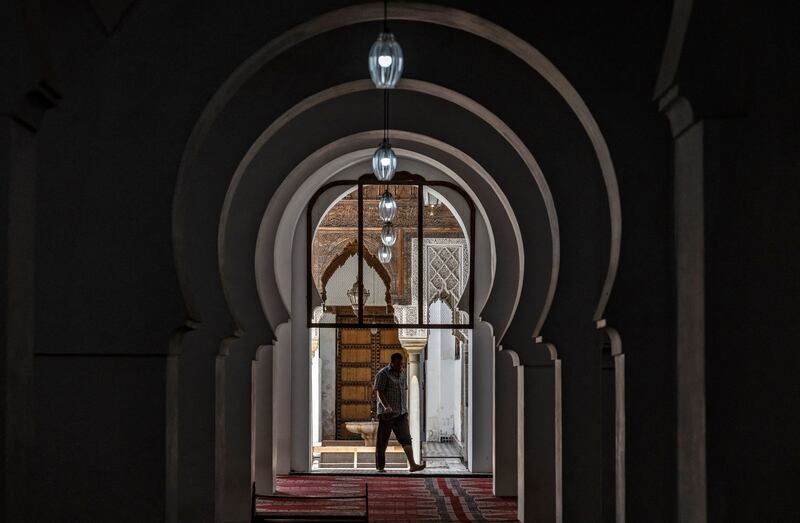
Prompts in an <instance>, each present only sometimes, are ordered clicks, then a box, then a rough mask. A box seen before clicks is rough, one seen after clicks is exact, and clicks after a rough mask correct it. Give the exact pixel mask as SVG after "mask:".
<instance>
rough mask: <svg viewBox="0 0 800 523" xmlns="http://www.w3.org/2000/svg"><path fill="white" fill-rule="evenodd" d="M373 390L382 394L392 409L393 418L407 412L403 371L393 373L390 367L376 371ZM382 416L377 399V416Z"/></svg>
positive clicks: (381, 405)
mask: <svg viewBox="0 0 800 523" xmlns="http://www.w3.org/2000/svg"><path fill="white" fill-rule="evenodd" d="M375 390H379V391H381V392H383V394H384V396H385V397H386V401H388V402H389V406H391V407H392V410H393V411H394V415H395V416H400V415H402V414H406V413H407V412H408V408H407V407H406V391H407V390H408V384H407V383H406V373H405V372H403V371H400V372H395V371H393V370H392V367H391V366H389V365H387V366H385V367H384V368H382V369H381V370H380V371H378V374H377V375H376V376H375ZM381 414H383V404H382V403H381V401H380V399H378V416H380V415H381Z"/></svg>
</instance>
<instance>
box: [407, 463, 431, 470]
mask: <svg viewBox="0 0 800 523" xmlns="http://www.w3.org/2000/svg"><path fill="white" fill-rule="evenodd" d="M426 465H427V464H426V463H425V462H424V461H423V462H422V463H421V464H419V465H411V466H410V467H408V471H409V472H419V471H420V470H425V466H426Z"/></svg>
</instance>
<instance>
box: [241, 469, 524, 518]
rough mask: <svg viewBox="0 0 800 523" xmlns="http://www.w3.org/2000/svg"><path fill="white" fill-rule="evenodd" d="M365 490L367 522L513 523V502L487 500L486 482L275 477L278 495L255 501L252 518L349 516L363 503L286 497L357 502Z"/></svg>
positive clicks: (489, 487) (361, 509) (359, 511)
mask: <svg viewBox="0 0 800 523" xmlns="http://www.w3.org/2000/svg"><path fill="white" fill-rule="evenodd" d="M365 483H368V484H369V519H370V521H516V519H517V502H516V498H507V497H505V498H504V497H495V496H493V495H492V480H491V478H452V477H449V478H437V477H413V476H409V477H396V476H394V477H369V478H365V477H347V476H314V475H291V476H279V477H278V479H277V494H281V495H285V496H287V498H281V499H275V498H258V499H257V500H256V512H257V513H258V514H259V515H262V514H263V515H266V514H295V515H300V514H309V515H311V514H318V515H320V516H324V515H339V516H342V515H348V514H352V515H353V516H356V515H359V514H363V513H364V500H363V499H331V500H309V499H296V500H292V499H291V497H290V496H359V495H363V494H364V484H365Z"/></svg>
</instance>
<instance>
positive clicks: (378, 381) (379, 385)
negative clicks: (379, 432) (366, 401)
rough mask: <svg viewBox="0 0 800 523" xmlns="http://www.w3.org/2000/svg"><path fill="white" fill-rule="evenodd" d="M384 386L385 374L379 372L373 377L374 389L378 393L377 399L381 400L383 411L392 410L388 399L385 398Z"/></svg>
mask: <svg viewBox="0 0 800 523" xmlns="http://www.w3.org/2000/svg"><path fill="white" fill-rule="evenodd" d="M385 388H386V376H385V375H384V373H383V372H379V373H378V375H377V376H376V377H375V387H374V390H375V392H376V393H377V394H378V401H380V402H381V405H383V411H384V412H389V413H391V412H392V407H391V405H389V401H388V400H387V399H386V394H385V393H384V392H383V390H384V389H385Z"/></svg>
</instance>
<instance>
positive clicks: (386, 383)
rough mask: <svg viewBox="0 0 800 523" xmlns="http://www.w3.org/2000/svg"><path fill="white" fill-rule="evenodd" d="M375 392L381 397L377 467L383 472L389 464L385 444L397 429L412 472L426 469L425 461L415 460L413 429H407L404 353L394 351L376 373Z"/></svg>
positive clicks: (397, 436)
mask: <svg viewBox="0 0 800 523" xmlns="http://www.w3.org/2000/svg"><path fill="white" fill-rule="evenodd" d="M375 392H376V393H377V396H378V438H377V441H376V442H375V468H376V469H377V470H378V472H384V467H385V466H386V447H387V446H388V445H389V435H390V434H391V433H392V432H393V431H394V435H395V437H396V438H397V441H399V442H400V444H401V445H402V446H403V450H404V451H405V453H406V456H407V457H408V465H409V471H411V472H417V471H419V470H422V469H424V468H425V462H424V461H423V462H422V463H421V464H417V462H416V461H414V448H413V447H412V446H411V431H410V430H409V428H408V408H407V407H406V394H407V392H408V383H407V382H406V373H405V372H404V371H403V355H402V354H400V353H399V352H395V353H394V354H392V358H391V362H390V363H389V364H388V365H387V366H385V367H384V368H382V369H381V370H380V371H378V374H377V375H376V376H375Z"/></svg>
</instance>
